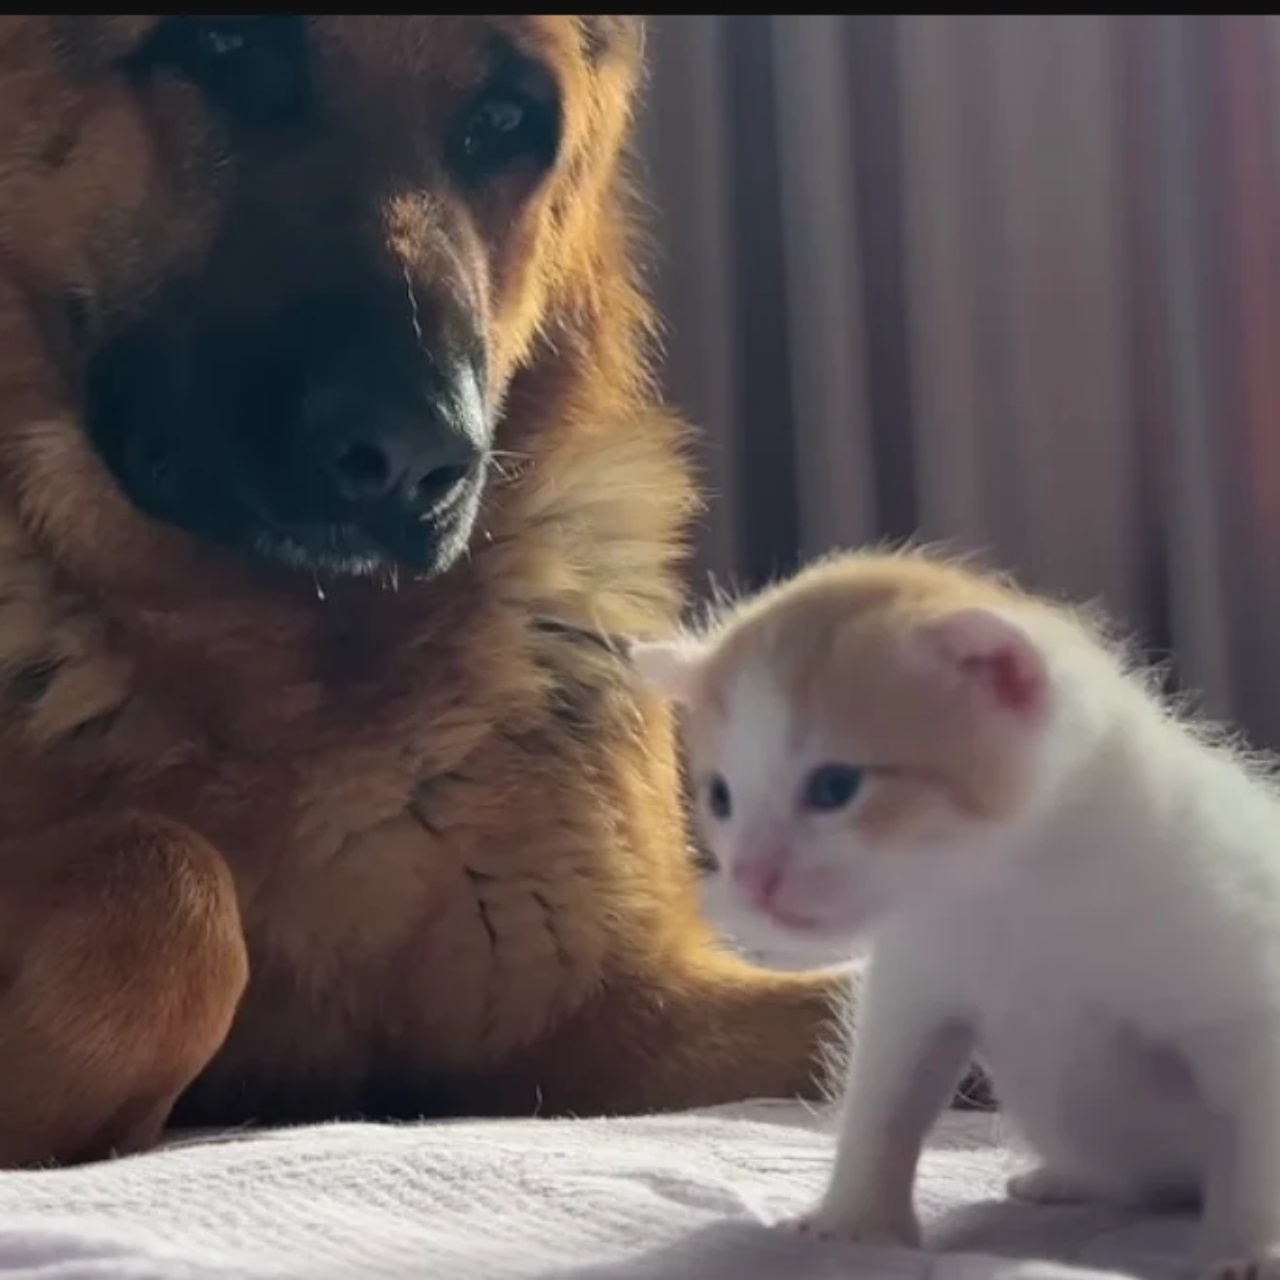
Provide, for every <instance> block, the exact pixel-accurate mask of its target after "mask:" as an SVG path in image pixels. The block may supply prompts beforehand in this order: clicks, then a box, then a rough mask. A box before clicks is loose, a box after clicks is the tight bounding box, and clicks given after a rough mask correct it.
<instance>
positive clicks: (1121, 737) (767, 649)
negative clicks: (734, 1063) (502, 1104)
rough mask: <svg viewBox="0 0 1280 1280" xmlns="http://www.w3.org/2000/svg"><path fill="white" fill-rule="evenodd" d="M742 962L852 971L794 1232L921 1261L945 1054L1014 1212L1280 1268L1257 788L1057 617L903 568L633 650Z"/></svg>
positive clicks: (950, 577)
mask: <svg viewBox="0 0 1280 1280" xmlns="http://www.w3.org/2000/svg"><path fill="white" fill-rule="evenodd" d="M632 659H633V662H634V664H635V666H636V668H637V669H638V671H639V672H640V673H641V674H642V675H643V676H644V677H645V678H647V679H648V680H650V681H652V682H653V683H654V684H656V685H658V686H659V687H661V688H662V689H664V690H666V691H667V693H668V694H669V695H671V696H672V697H673V698H674V699H676V700H677V701H678V702H680V703H682V704H683V705H684V708H685V712H686V715H685V733H686V738H687V746H688V753H689V759H690V764H691V768H692V771H693V777H694V780H695V783H696V788H697V796H698V808H699V811H700V815H701V822H702V823H703V825H704V829H705V832H706V836H707V840H708V843H709V844H710V846H711V849H712V851H713V852H714V853H715V855H716V857H717V859H718V861H719V865H720V868H721V873H722V875H723V876H724V877H725V884H726V894H727V896H728V897H729V898H731V899H732V900H733V901H734V903H735V904H736V911H735V919H734V920H733V921H732V924H731V929H732V931H733V932H734V933H735V934H736V935H737V936H738V937H740V938H742V939H744V940H745V941H746V942H747V943H748V944H750V943H751V942H752V941H757V942H760V943H761V944H762V949H763V950H765V951H770V950H775V951H776V950H777V949H778V948H779V947H780V946H781V947H787V948H789V949H791V950H794V951H796V952H798V953H800V954H802V955H803V954H812V955H813V956H814V957H815V958H823V959H825V958H828V957H829V956H830V954H831V950H832V947H833V946H838V947H843V948H846V949H848V948H851V947H852V946H853V945H854V944H855V942H857V941H860V940H863V939H865V940H866V941H867V942H868V943H869V959H868V964H867V968H866V970H865V973H864V977H863V984H862V987H861V991H860V995H859V1000H858V1004H857V1010H856V1023H857V1034H856V1036H855V1038H854V1047H853V1052H852V1055H851V1059H850V1069H849V1080H848V1089H847V1093H846V1097H845V1102H844V1114H843V1119H842V1128H841V1134H840V1141H839V1146H838V1151H837V1156H836V1161H835V1167H834V1172H833V1174H832V1177H831V1181H830V1184H829V1187H828V1189H827V1191H826V1194H825V1196H824V1197H823V1199H822V1200H821V1202H820V1203H819V1205H818V1206H817V1208H816V1209H815V1210H814V1212H813V1213H812V1214H810V1215H808V1217H807V1218H806V1219H805V1220H804V1222H803V1224H802V1225H804V1226H806V1227H807V1228H808V1229H810V1230H812V1231H815V1232H817V1233H819V1234H821V1235H824V1236H834V1237H839V1238H844V1239H848V1240H856V1241H863V1242H875V1243H881V1244H885V1243H897V1244H903V1245H911V1244H915V1243H917V1242H918V1240H919V1228H918V1225H917V1219H916V1216H915V1212H914V1210H913V1206H912V1188H913V1183H914V1179H915V1173H916V1167H917V1164H918V1161H919V1158H920V1152H921V1147H922V1144H923V1142H924V1139H925V1137H926V1134H927V1132H928V1130H929V1128H930V1126H931V1125H932V1124H933V1122H934V1121H935V1119H936V1118H937V1116H938V1114H939V1113H940V1112H941V1110H942V1109H943V1108H944V1107H945V1105H946V1104H947V1101H948V1099H949V1098H950V1097H951V1094H952V1091H953V1089H954V1087H955V1085H956V1083H957V1080H958V1079H959V1077H960V1075H961V1073H962V1071H963V1069H964V1068H965V1066H966V1064H967V1062H968V1060H969V1059H970V1056H971V1055H972V1054H975V1053H976V1055H977V1057H978V1058H979V1060H980V1061H981V1062H982V1064H983V1065H984V1066H985V1067H986V1068H987V1070H988V1071H989V1072H990V1075H991V1078H992V1081H993V1084H994V1087H995V1091H996V1093H997V1095H998V1097H999V1098H1000V1101H1001V1104H1002V1107H1003V1109H1004V1110H1005V1112H1006V1113H1007V1114H1008V1116H1009V1117H1010V1119H1011V1120H1012V1122H1013V1124H1014V1126H1015V1127H1016V1128H1017V1129H1018V1130H1020V1132H1021V1134H1022V1136H1023V1137H1024V1138H1025V1139H1026V1140H1027V1142H1028V1143H1029V1144H1030V1146H1031V1147H1032V1148H1033V1150H1034V1151H1035V1153H1036V1155H1037V1157H1038V1159H1039V1164H1037V1165H1036V1166H1034V1167H1033V1168H1030V1169H1029V1170H1027V1171H1026V1172H1023V1173H1021V1174H1019V1175H1017V1176H1016V1177H1014V1178H1013V1179H1012V1180H1011V1182H1010V1192H1011V1194H1013V1195H1015V1196H1019V1197H1022V1198H1026V1199H1031V1200H1036V1201H1046V1202H1061V1201H1071V1200H1077V1199H1085V1198H1103V1199H1108V1200H1114V1201H1117V1202H1124V1203H1126V1204H1133V1205H1138V1204H1154V1203H1169V1202H1174V1201H1179V1200H1183V1199H1186V1198H1194V1199H1195V1200H1197V1201H1198V1202H1199V1203H1201V1204H1202V1221H1201V1228H1200V1234H1199V1237H1198V1261H1199V1262H1200V1263H1201V1265H1202V1266H1203V1267H1204V1269H1205V1274H1207V1275H1209V1274H1211V1275H1215V1276H1219V1277H1223V1276H1229V1275H1233V1274H1234V1275H1239V1276H1241V1277H1244V1276H1248V1277H1249V1278H1250V1280H1262V1278H1264V1277H1265V1278H1268V1280H1269V1278H1271V1277H1280V794H1278V793H1277V790H1276V788H1275V787H1274V786H1273V784H1272V782H1271V781H1270V779H1269V778H1268V777H1267V776H1266V775H1265V774H1264V772H1263V770H1262V769H1261V768H1260V767H1259V765H1258V764H1257V763H1256V762H1253V761H1250V760H1249V759H1247V758H1246V757H1245V756H1243V755H1242V754H1241V753H1238V752H1236V751H1234V750H1232V749H1231V748H1230V747H1229V746H1228V745H1226V744H1224V743H1221V742H1215V741H1212V740H1211V739H1210V737H1209V735H1208V734H1207V733H1205V732H1204V731H1202V730H1200V729H1198V728H1196V727H1194V726H1193V725H1191V724H1190V723H1189V722H1188V721H1186V720H1185V719H1183V718H1180V717H1179V716H1178V715H1177V714H1175V713H1174V711H1173V710H1172V709H1171V708H1170V707H1169V706H1168V705H1167V704H1166V703H1164V702H1162V701H1161V700H1160V698H1159V697H1158V695H1157V694H1156V693H1155V692H1154V688H1153V682H1152V681H1151V679H1150V678H1149V677H1144V676H1143V675H1142V674H1141V673H1138V672H1135V671H1133V670H1131V669H1129V668H1128V667H1127V666H1126V665H1125V663H1124V662H1123V660H1122V658H1121V656H1120V655H1119V654H1118V653H1117V652H1116V651H1115V650H1114V649H1113V648H1112V647H1110V646H1109V645H1108V644H1106V643H1105V642H1104V641H1103V640H1102V639H1101V638H1100V637H1099V635H1098V634H1097V633H1096V632H1095V631H1094V630H1093V629H1092V628H1091V627H1090V626H1089V625H1087V624H1086V623H1085V622H1084V621H1083V620H1082V619H1081V618H1080V617H1077V616H1076V615H1075V614H1074V613H1072V612H1071V611H1069V610H1066V609H1064V608H1060V607H1058V606H1055V605H1052V604H1049V603H1047V602H1045V601H1043V600H1039V599H1036V598H1033V597H1029V596H1027V595H1023V594H1021V593H1020V592H1018V591H1017V590H1015V589H1014V588H1013V587H1011V586H1009V585H1006V584H1005V583H1003V582H999V581H996V580H995V579H992V578H987V577H983V576H980V575H978V574H975V573H973V572H971V571H969V570H968V569H965V568H961V567H958V566H955V565H950V564H946V563H943V562H940V561H935V560H932V559H930V558H928V557H926V556H924V555H922V554H919V553H914V552H913V553H903V554H899V555H886V554H870V553H867V554H851V555H847V556H841V557H837V558H833V559H830V560H827V561H825V562H822V563H819V564H816V565H814V566H812V567H811V568H809V569H807V570H805V571H804V572H802V573H801V574H799V575H798V576H797V577H795V578H794V579H792V580H791V581H789V582H786V583H783V584H781V585H779V586H777V587H774V588H772V589H771V590H769V591H767V592H764V593H762V594H761V595H759V596H757V597H756V598H754V599H751V600H748V601H746V602H745V603H743V604H741V605H739V606H737V607H735V608H734V609H733V610H732V611H731V612H730V613H729V614H728V616H727V617H726V618H725V619H724V620H722V621H721V622H720V623H719V624H717V625H716V626H714V627H713V628H712V629H711V630H710V631H709V632H708V633H707V634H702V635H687V636H683V637H681V638H679V639H676V640H673V641H670V642H659V643H643V644H636V645H635V646H634V647H633V649H632Z"/></svg>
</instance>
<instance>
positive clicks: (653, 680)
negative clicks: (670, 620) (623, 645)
mask: <svg viewBox="0 0 1280 1280" xmlns="http://www.w3.org/2000/svg"><path fill="white" fill-rule="evenodd" d="M629 657H630V659H631V665H632V667H634V668H635V670H636V673H637V674H638V675H639V676H640V678H641V679H642V680H644V681H645V683H646V684H650V685H652V686H653V687H654V688H655V689H657V690H659V691H660V692H662V693H664V694H666V696H667V697H668V698H671V699H672V700H673V701H675V702H681V703H686V704H688V703H690V702H693V701H694V700H695V699H696V698H697V696H698V687H699V684H700V683H701V679H702V664H703V657H704V655H703V650H702V647H701V646H700V645H699V644H698V643H697V642H696V641H694V640H690V639H680V640H636V641H634V642H633V643H632V645H631V647H630V650H629Z"/></svg>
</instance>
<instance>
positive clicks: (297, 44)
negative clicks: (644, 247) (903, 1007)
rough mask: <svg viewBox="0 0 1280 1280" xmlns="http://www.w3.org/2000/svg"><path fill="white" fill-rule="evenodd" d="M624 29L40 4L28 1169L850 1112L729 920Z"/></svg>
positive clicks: (19, 422)
mask: <svg viewBox="0 0 1280 1280" xmlns="http://www.w3.org/2000/svg"><path fill="white" fill-rule="evenodd" d="M641 38H642V28H641V24H640V21H639V19H637V18H631V17H619V16H531V17H484V16H478V17H447V16H425V15H416V16H415V15H406V16H399V17H398V16H377V15H375V16H365V17H321V16H298V15H260V16H244V15H235V16H229V17H207V16H206V17H186V16H168V17H155V16H147V15H116V16H110V15H108V16H89V17H72V16H52V17H33V16H17V17H0V118H2V119H3V121H4V125H5V127H4V129H3V131H0V703H2V705H3V714H2V715H0V1162H3V1163H5V1164H9V1165H17V1164H26V1163H30V1162H44V1161H63V1162H68V1161H77V1160H84V1159H92V1158H97V1157H101V1156H104V1155H106V1154H109V1153H111V1152H113V1151H114V1152H121V1151H132V1150H137V1149H139V1148H142V1147H145V1146H147V1145H149V1144H151V1143H153V1142H154V1141H155V1140H156V1139H157V1138H158V1136H159V1135H160V1133H161V1131H162V1130H163V1128H164V1126H165V1125H166V1123H167V1122H169V1120H170V1118H171V1116H172V1117H173V1119H174V1120H175V1121H182V1122H186V1123H202V1124H222V1123H230V1122H239V1121H249V1120H259V1121H263V1122H268V1121H271V1122H288V1121H296V1120H304V1119H309V1118H320V1117H339V1116H367V1117H397V1116H398V1117H404V1116H420V1115H435V1114H441V1113H449V1114H456V1113H459V1112H466V1113H471V1114H495V1113H503V1114H521V1113H533V1112H535V1111H539V1110H540V1111H542V1112H544V1113H557V1112H558V1113H567V1112H572V1113H577V1114H585V1113H617V1112H628V1111H637V1110H645V1109H669V1108H677V1107H686V1106H692V1105H698V1104H709V1103H715V1102H722V1101H727V1100H732V1099H738V1098H742V1097H746V1096H749V1095H788V1094H798V1093H812V1092H813V1091H814V1090H816V1089H819V1088H821V1086H822V1077H823V1071H822V1067H821V1063H822V1061H823V1047H824V1045H823V1042H824V1039H825V1035H826V1032H827V1029H828V1025H829V1018H830V1006H831V1003H832V1000H833V997H835V996H836V995H837V993H838V991H839V988H840V985H841V983H840V980H839V979H838V978H837V977H836V976H834V975H831V974H781V973H769V972H765V971H761V970H758V969H756V968H754V967H752V966H750V965H748V964H747V963H745V962H744V961H742V960H740V959H737V958H735V957H734V956H732V955H731V954H729V953H727V952H726V951H724V950H722V949H721V948H719V947H718V946H717V944H716V942H715V940H714V938H713V936H712V934H711V932H710V930H709V929H708V927H707V926H706V925H705V924H704V923H703V921H702V920H701V918H700V916H699V912H698V907H697V893H696V883H695V876H694V872H693V869H692V866H691V862H690V858H689V853H688V849H687V839H686V828H685V824H684V820H683V815H682V806H681V792H680V786H679V768H678V762H677V757H676V754H675V748H674V746H673V733H672V725H671V723H670V717H669V711H668V709H667V708H666V707H665V706H663V705H661V704H659V703H656V702H654V701H652V700H651V699H650V698H649V696H648V695H646V694H644V693H643V692H642V691H641V690H640V689H639V688H638V686H637V684H636V683H635V682H634V681H633V680H632V678H631V676H630V673H629V670H628V667H627V664H626V662H625V659H624V658H623V657H621V656H619V651H618V649H617V647H616V646H615V645H614V644H613V643H612V642H611V641H610V639H609V637H612V636H619V635H639V636H643V635H650V634H654V633H657V632H661V631H664V630H665V629H667V628H668V627H669V626H671V625H672V622H673V619H674V618H675V616H676V614H677V612H678V610H679V607H680V594H681V593H680V569H681V558H682V547H683V543H684V539H685V532H686V526H687V523H688V521H689V519H690V516H691V513H692V510H693V489H692V485H691V481H690V474H689V470H688V468H687V466H686V461H685V457H684V434H683V429H682V427H681V424H680V423H679V422H678V420H677V419H676V418H674V417H673V416H672V415H671V414H669V413H668V412H667V411H665V410H664V409H663V408H662V406H661V404H660V402H659V400H658V397H657V396H656V394H655V392H654V390H653V387H652V383H651V379H650V375H649V371H648V369H647V368H646V351H647V350H648V347H649V329H650V313H649V311H648V309H647V307H646V303H645V300H644V297H643V295H642V292H641V291H640V289H639V287H638V284H637V270H636V261H635V252H634V247H633V246H634V240H635V236H634V233H633V227H632V219H631V211H630V187H629V182H628V178H627V175H626V170H625V164H624V159H623V156H624V150H625V142H626V136H627V133H628V125H629V115H630V112H631V109H632V105H633V96H634V92H635V90H636V86H637V81H638V78H639V74H640V65H641Z"/></svg>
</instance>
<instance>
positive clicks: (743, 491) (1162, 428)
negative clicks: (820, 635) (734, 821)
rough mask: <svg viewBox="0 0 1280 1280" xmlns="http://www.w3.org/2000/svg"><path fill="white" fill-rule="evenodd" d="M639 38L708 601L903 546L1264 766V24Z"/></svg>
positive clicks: (1270, 90)
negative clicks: (1166, 690)
mask: <svg viewBox="0 0 1280 1280" xmlns="http://www.w3.org/2000/svg"><path fill="white" fill-rule="evenodd" d="M652 21H653V24H654V31H653V35H654V38H653V54H654V58H655V66H654V77H653V84H652V88H651V101H650V106H649V110H648V114H647V116H646V118H645V121H644V130H643V145H642V151H643V159H644V161H645V163H646V165H647V168H648V171H649V177H650V181H651V185H652V187H653V189H654V193H655V203H656V206H657V213H656V215H655V224H654V230H655V233H656V234H655V239H656V243H657V245H658V246H659V250H660V253H659V261H658V263H657V269H656V283H657V287H658V295H659V301H660V303H661V305H662V307H663V310H664V314H665V316H666V318H667V321H668V360H667V366H666V371H667V377H668V382H669V387H670V391H671V394H672V396H673V398H674V399H675V400H676V401H677V402H678V403H679V404H680V405H681V406H682V407H683V408H684V409H685V410H686V412H688V413H689V414H690V415H691V416H692V417H693V419H694V420H695V421H696V422H697V423H698V424H699V425H700V426H701V427H702V428H703V430H704V432H705V440H706V447H705V451H704V460H705V474H706V479H707V485H708V490H709V493H710V496H711V498H712V502H713V505H712V508H711V510H710V512H709V514H708V519H707V521H706V524H705V527H704V529H703V530H702V539H701V543H700V546H699V561H698V576H697V579H696V581H695V587H696V588H701V587H703V586H705V583H706V576H707V575H708V574H710V573H714V575H715V576H716V578H717V579H719V580H722V581H726V582H729V583H737V584H740V585H744V586H746V585H754V584H756V583H758V582H759V581H761V580H763V579H765V578H767V577H768V576H770V575H772V574H775V573H778V572H782V571H785V570H787V569H789V568H790V567H792V566H793V565H794V564H795V563H797V562H798V561H799V560H801V559H803V558H805V557H808V556H812V555H814V554H817V553H819V552H821V551H823V550H825V549H826V548H828V547H830V546H835V545H854V544H857V543H860V542H864V541H869V540H874V539H878V538H881V537H901V536H904V535H906V534H910V533H919V534H920V535H922V536H923V537H925V538H928V539H930V540H942V541H947V542H950V543H953V544H955V545H956V546H958V547H962V548H965V549H974V550H978V551H981V552H985V553H986V554H987V555H988V556H989V558H990V559H992V560H993V561H996V562H998V563H1000V564H1002V565H1006V566H1009V567H1011V568H1013V569H1015V570H1016V571H1017V572H1018V573H1019V574H1020V575H1021V576H1022V577H1023V578H1024V580H1026V581H1027V582H1028V583H1029V584H1031V585H1033V586H1035V587H1038V588H1040V589H1043V590H1048V591H1051V592H1059V593H1064V594H1067V595H1069V596H1072V597H1075V598H1080V599H1094V598H1096V599H1100V600H1101V601H1102V602H1103V603H1104V604H1105V605H1106V606H1107V607H1108V608H1109V609H1110V610H1111V611H1112V612H1113V613H1114V614H1116V615H1118V617H1119V618H1120V619H1121V620H1122V621H1123V622H1124V623H1125V624H1126V625H1128V626H1129V627H1131V628H1132V629H1134V630H1136V631H1137V632H1138V633H1139V634H1140V636H1141V637H1142V638H1144V639H1145V641H1146V642H1147V644H1148V646H1149V648H1150V649H1151V650H1152V652H1154V653H1156V654H1159V655H1164V654H1166V653H1168V654H1171V655H1172V656H1173V657H1174V659H1175V660H1176V672H1177V675H1178V676H1179V677H1180V678H1181V680H1182V681H1183V682H1184V684H1186V685H1187V686H1190V687H1193V688H1196V689H1199V690H1202V691H1203V694H1204V700H1205V703H1206V705H1207V706H1208V708H1209V709H1210V710H1211V711H1212V712H1214V713H1216V714H1220V715H1230V716H1233V717H1236V718H1238V719H1239V720H1240V721H1241V722H1242V723H1243V724H1244V725H1245V726H1246V727H1247V729H1248V730H1249V732H1250V733H1251V735H1252V736H1253V737H1254V738H1255V739H1257V740H1259V741H1261V742H1264V743H1268V744H1273V745H1280V363H1278V362H1280V217H1278V215H1280V92H1278V91H1277V90H1278V83H1277V75H1278V73H1280V19H1278V18H1276V17H1274V16H1258V17H1247V16H1246V17H1242V16H1226V17H1216V16H1215V17H1208V16H1173V15H1168V16H1165V15H1160V16H1152V17H1132V16H1114V15H1079V16H998V17H994V16H904V17H894V16H879V15H866V16H825V17H824V16H808V15H801V16H789V15H759V16H744V15H719V16H678V17H672V18H658V19H654V20H652Z"/></svg>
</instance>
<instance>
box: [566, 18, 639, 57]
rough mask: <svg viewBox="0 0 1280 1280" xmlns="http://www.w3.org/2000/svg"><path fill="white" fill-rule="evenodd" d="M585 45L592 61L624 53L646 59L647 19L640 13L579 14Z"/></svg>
mask: <svg viewBox="0 0 1280 1280" xmlns="http://www.w3.org/2000/svg"><path fill="white" fill-rule="evenodd" d="M578 24H579V28H580V29H581V31H582V44H583V48H584V49H585V50H586V54H587V57H588V58H589V59H590V60H591V61H592V62H601V61H603V60H604V59H605V58H606V57H609V56H610V55H612V54H615V53H620V54H624V55H627V56H630V57H634V58H643V57H644V18H643V17H640V16H639V15H636V14H619V13H584V14H579V15H578Z"/></svg>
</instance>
